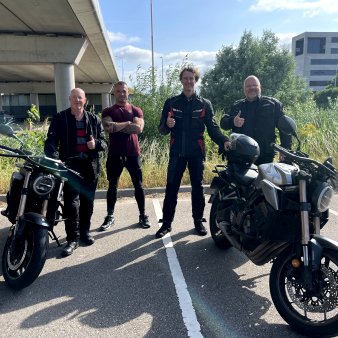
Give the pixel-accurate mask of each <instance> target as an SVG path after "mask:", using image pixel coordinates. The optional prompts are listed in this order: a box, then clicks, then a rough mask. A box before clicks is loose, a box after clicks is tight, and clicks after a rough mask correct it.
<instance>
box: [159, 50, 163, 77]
mask: <svg viewBox="0 0 338 338" xmlns="http://www.w3.org/2000/svg"><path fill="white" fill-rule="evenodd" d="M160 58H161V60H162V68H161V70H162V77H161V81H162V82H163V56H160Z"/></svg>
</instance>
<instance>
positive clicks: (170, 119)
mask: <svg viewBox="0 0 338 338" xmlns="http://www.w3.org/2000/svg"><path fill="white" fill-rule="evenodd" d="M198 79H199V72H198V70H197V69H195V68H194V67H191V66H187V67H185V68H183V70H182V71H181V73H180V81H181V83H182V85H183V92H182V93H181V94H180V95H178V96H174V97H172V98H170V99H167V100H166V102H165V103H164V107H163V110H162V116H161V121H160V125H159V131H160V133H161V134H164V135H165V134H169V133H170V156H169V164H168V172H167V186H166V191H165V197H164V203H163V220H162V221H163V223H162V226H161V228H160V229H159V230H158V231H157V233H156V235H155V236H156V238H161V237H163V236H164V235H165V234H167V233H168V232H170V231H171V223H172V221H173V219H174V214H175V209H176V204H177V194H178V191H179V188H180V184H181V179H182V176H183V173H184V171H185V169H186V167H187V166H188V169H189V175H190V182H191V188H192V189H191V202H192V217H193V219H194V224H195V229H196V232H197V233H198V234H199V235H200V236H204V235H206V234H207V231H206V229H205V227H204V225H203V223H202V222H204V221H205V219H204V218H203V212H204V207H205V199H204V193H203V186H202V180H203V171H204V159H205V144H204V131H205V127H206V128H207V131H208V134H209V135H210V137H211V139H212V140H213V141H214V142H215V143H217V144H218V146H219V147H221V148H225V149H228V147H229V144H230V143H229V142H228V139H227V137H225V136H224V135H223V134H222V132H221V131H220V128H219V126H218V125H217V124H216V122H215V119H214V111H213V108H212V105H211V103H210V101H208V100H206V99H204V98H202V97H201V96H198V95H197V94H196V93H195V84H196V82H197V81H198Z"/></svg>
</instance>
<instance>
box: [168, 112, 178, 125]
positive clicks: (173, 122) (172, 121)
mask: <svg viewBox="0 0 338 338" xmlns="http://www.w3.org/2000/svg"><path fill="white" fill-rule="evenodd" d="M175 123H176V121H175V119H174V118H172V117H171V112H170V111H169V112H168V117H167V126H168V127H169V128H173V127H174V126H175Z"/></svg>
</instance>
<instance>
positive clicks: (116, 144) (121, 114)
mask: <svg viewBox="0 0 338 338" xmlns="http://www.w3.org/2000/svg"><path fill="white" fill-rule="evenodd" d="M106 116H110V117H111V118H112V120H113V122H126V121H130V122H133V119H134V117H139V118H143V111H142V110H141V108H139V107H136V106H133V105H131V104H129V103H128V104H127V105H125V106H119V105H117V104H114V105H113V106H111V107H108V108H106V109H104V110H103V112H102V118H104V117H106ZM109 141H110V142H109V153H110V154H114V155H123V156H138V155H140V144H139V142H138V135H137V134H126V133H123V132H122V131H119V132H117V133H111V134H109Z"/></svg>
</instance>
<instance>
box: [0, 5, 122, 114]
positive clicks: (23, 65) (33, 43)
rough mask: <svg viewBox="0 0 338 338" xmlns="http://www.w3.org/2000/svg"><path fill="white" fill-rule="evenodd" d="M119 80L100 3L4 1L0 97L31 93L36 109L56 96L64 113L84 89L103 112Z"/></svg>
mask: <svg viewBox="0 0 338 338" xmlns="http://www.w3.org/2000/svg"><path fill="white" fill-rule="evenodd" d="M116 81H118V74H117V71H116V66H115V62H114V58H113V54H112V50H111V47H110V43H109V40H108V37H107V33H106V29H105V26H104V23H103V19H102V15H101V11H100V7H99V3H98V0H0V93H4V94H13V93H14V94H20V93H26V94H27V93H29V94H30V98H31V103H34V104H36V105H37V106H38V105H39V102H38V94H42V93H45V94H48V93H55V95H56V109H57V111H60V110H62V109H65V108H67V107H68V106H69V101H68V96H69V92H70V90H71V89H72V88H74V87H81V88H83V89H84V90H85V91H86V93H87V94H88V93H91V94H98V93H99V94H101V99H102V107H103V108H104V107H107V106H108V105H110V103H111V102H110V97H111V96H110V93H111V90H112V86H113V83H114V82H116ZM1 105H2V104H1V102H0V107H1Z"/></svg>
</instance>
